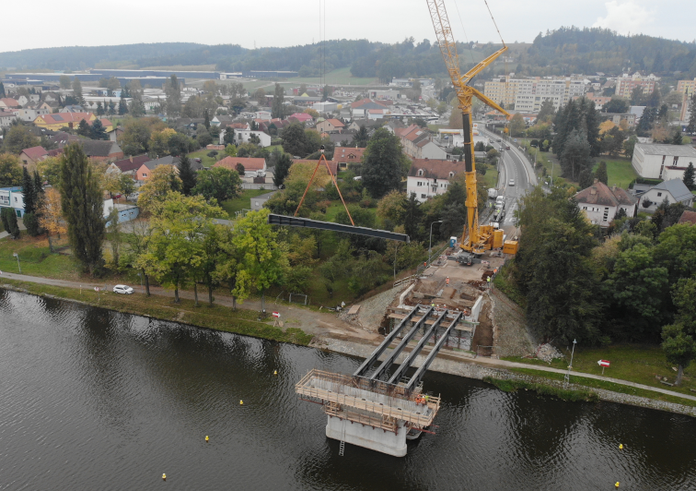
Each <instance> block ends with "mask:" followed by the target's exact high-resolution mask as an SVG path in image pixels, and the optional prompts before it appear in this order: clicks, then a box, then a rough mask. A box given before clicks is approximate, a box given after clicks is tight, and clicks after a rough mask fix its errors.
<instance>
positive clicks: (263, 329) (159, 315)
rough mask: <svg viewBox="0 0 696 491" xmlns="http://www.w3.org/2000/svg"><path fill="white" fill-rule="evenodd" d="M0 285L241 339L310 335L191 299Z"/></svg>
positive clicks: (299, 340)
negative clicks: (176, 302) (204, 329)
mask: <svg viewBox="0 0 696 491" xmlns="http://www.w3.org/2000/svg"><path fill="white" fill-rule="evenodd" d="M0 285H8V286H10V287H13V288H15V289H20V290H23V291H26V292H28V293H32V294H34V295H39V296H52V297H57V298H60V299H65V300H75V301H79V302H82V303H86V304H88V305H93V306H96V307H102V308H105V309H110V310H116V311H118V312H125V313H128V314H136V315H145V316H148V317H153V318H156V319H161V320H165V321H174V322H182V323H186V324H192V325H195V326H199V327H206V328H209V329H215V330H217V331H226V332H231V333H235V334H242V335H244V336H253V337H256V338H263V339H270V340H273V341H282V342H285V343H293V344H299V345H303V346H307V345H308V344H309V343H310V341H311V340H312V336H311V335H309V334H306V333H305V332H304V331H302V330H301V329H298V328H288V329H286V330H285V331H283V330H282V329H280V328H278V327H274V326H273V325H272V324H271V321H266V320H259V317H258V316H259V314H258V312H255V311H251V310H242V309H237V310H233V309H231V308H229V307H224V306H222V305H213V306H212V307H211V306H208V305H207V304H201V306H200V307H196V306H195V305H194V302H193V300H187V299H181V303H180V304H174V302H173V300H172V299H171V298H169V297H160V296H157V295H153V296H150V297H147V296H145V295H144V294H141V293H134V294H132V295H123V296H122V295H117V294H115V293H112V292H102V293H97V292H95V291H93V290H87V289H85V290H78V289H74V288H66V287H59V286H51V285H42V284H38V283H30V282H23V281H16V280H10V279H7V278H0Z"/></svg>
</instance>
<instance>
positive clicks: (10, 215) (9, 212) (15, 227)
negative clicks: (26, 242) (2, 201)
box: [0, 208, 20, 239]
mask: <svg viewBox="0 0 696 491" xmlns="http://www.w3.org/2000/svg"><path fill="white" fill-rule="evenodd" d="M0 213H2V225H3V227H5V230H6V231H7V232H8V233H9V234H10V236H12V238H13V239H18V238H19V234H20V232H19V224H18V223H17V215H16V214H15V211H14V208H2V211H1V212H0Z"/></svg>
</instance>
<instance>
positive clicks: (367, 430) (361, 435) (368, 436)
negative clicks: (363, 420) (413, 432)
mask: <svg viewBox="0 0 696 491" xmlns="http://www.w3.org/2000/svg"><path fill="white" fill-rule="evenodd" d="M327 419H328V420H327V422H326V436H327V437H328V438H332V439H334V440H338V441H344V442H346V443H350V444H352V445H357V446H358V447H363V448H367V449H370V450H375V451H377V452H381V453H385V454H387V455H393V456H394V457H404V456H406V450H407V448H406V433H408V428H407V427H406V426H404V425H403V423H401V424H399V425H398V426H397V431H396V433H394V432H393V431H388V430H384V429H382V428H379V427H377V428H373V427H372V426H369V425H364V424H360V423H356V422H351V421H349V420H346V419H342V418H338V417H336V416H328V417H327Z"/></svg>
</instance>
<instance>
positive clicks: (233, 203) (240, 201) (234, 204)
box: [220, 189, 271, 218]
mask: <svg viewBox="0 0 696 491" xmlns="http://www.w3.org/2000/svg"><path fill="white" fill-rule="evenodd" d="M270 191H271V190H270V189H245V190H244V191H242V194H241V195H240V196H239V198H235V199H230V200H227V201H223V202H222V203H220V206H222V208H223V209H224V210H225V211H226V212H227V214H228V215H229V216H230V218H235V212H238V211H242V210H243V209H245V208H246V209H247V210H248V209H251V198H255V197H257V196H261V195H262V194H266V193H269V192H270Z"/></svg>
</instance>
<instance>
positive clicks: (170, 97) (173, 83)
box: [164, 75, 181, 117]
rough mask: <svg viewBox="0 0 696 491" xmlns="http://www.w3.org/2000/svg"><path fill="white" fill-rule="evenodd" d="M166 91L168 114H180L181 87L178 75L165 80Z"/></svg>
mask: <svg viewBox="0 0 696 491" xmlns="http://www.w3.org/2000/svg"><path fill="white" fill-rule="evenodd" d="M164 93H165V94H166V96H167V116H172V117H177V116H179V113H181V87H180V86H179V79H178V78H176V75H172V76H171V77H169V80H167V81H166V82H165V84H164Z"/></svg>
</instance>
